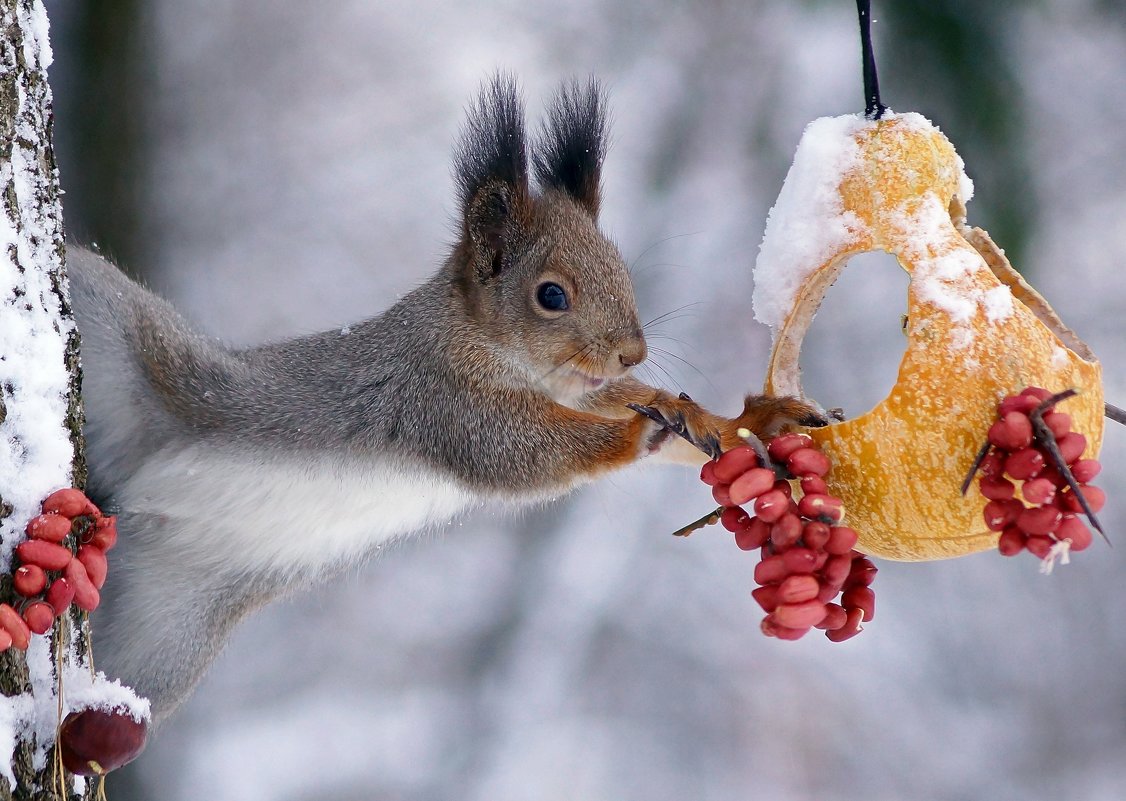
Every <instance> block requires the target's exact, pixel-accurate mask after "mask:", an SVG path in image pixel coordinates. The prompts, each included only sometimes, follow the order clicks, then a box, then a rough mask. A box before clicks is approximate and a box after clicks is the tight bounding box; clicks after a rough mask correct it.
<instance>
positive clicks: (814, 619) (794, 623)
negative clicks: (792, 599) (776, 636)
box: [770, 598, 826, 629]
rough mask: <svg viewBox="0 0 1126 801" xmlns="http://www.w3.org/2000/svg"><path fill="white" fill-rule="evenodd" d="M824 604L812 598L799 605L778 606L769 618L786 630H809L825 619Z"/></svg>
mask: <svg viewBox="0 0 1126 801" xmlns="http://www.w3.org/2000/svg"><path fill="white" fill-rule="evenodd" d="M825 613H826V609H825V604H823V603H821V602H820V601H818V600H817V599H816V598H813V599H811V600H808V601H801V602H800V603H792V604H785V603H784V604H779V605H778V606H777V607H776V608H775V610H774V611H773V612H771V613H770V616H771V617H773V618H774V622H775V623H777V624H778V625H779V626H784V627H785V628H788V629H809V628H812V627H813V626H816V625H817V624H818V623H820V622H821V621H822V620H824V619H825Z"/></svg>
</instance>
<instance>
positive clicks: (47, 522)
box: [26, 512, 71, 543]
mask: <svg viewBox="0 0 1126 801" xmlns="http://www.w3.org/2000/svg"><path fill="white" fill-rule="evenodd" d="M70 527H71V519H70V518H69V517H63V516H62V515H58V514H55V513H53V512H51V513H45V514H41V515H38V516H37V517H33V518H31V520H29V521H28V523H27V529H26V531H27V536H29V537H31V538H32V539H35V540H45V541H46V542H55V543H58V542H62V541H63V540H65V539H66V537H67V535H68V534H70Z"/></svg>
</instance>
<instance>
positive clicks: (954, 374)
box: [754, 114, 1104, 560]
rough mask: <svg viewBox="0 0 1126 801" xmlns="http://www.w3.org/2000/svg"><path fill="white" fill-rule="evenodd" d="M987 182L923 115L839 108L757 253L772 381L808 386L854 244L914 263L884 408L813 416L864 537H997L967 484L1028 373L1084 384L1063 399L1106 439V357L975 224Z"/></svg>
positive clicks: (815, 129) (1040, 382) (1053, 382)
mask: <svg viewBox="0 0 1126 801" xmlns="http://www.w3.org/2000/svg"><path fill="white" fill-rule="evenodd" d="M972 191H973V185H972V183H971V182H970V181H969V179H968V178H967V177H966V175H965V172H964V170H963V163H962V160H961V158H959V156H958V154H957V153H956V152H955V151H954V148H953V146H952V145H951V144H950V142H949V141H948V140H947V139H946V137H945V136H943V134H942V133H941V132H940V131H939V130H938V129H937V128H935V127H934V126H933V125H932V124H931V123H930V122H928V121H927V120H926V119H924V118H923V117H921V116H920V115H918V114H902V115H886V116H884V117H883V118H882V119H866V118H864V117H861V116H848V117H838V118H825V119H821V120H817V121H816V122H814V123H812V124H811V125H810V126H809V127H808V128H807V129H806V132H805V134H804V136H803V137H802V141H801V143H800V144H799V145H798V150H797V154H796V155H795V158H794V162H793V165H792V167H791V169H790V172H789V175H788V176H787V179H786V183H785V185H784V186H783V188H782V192H781V194H780V195H779V198H778V202H777V204H776V205H775V207H774V209H773V210H772V211H771V216H770V219H769V221H768V223H767V227H766V234H765V236H764V239H763V243H762V248H761V252H760V256H759V259H758V262H757V264H756V267H755V296H754V306H755V316H756V317H757V318H758V319H759V320H760V321H762V322H765V323H767V324H768V325H770V326H771V327H772V329H773V333H774V345H773V349H772V352H771V356H770V363H769V367H768V370H767V376H766V392H767V393H770V394H779V395H796V396H801V395H802V387H801V373H800V369H799V357H800V352H801V343H802V339H803V338H804V336H805V334H806V331H807V330H808V328H809V325H810V323H811V321H812V319H813V316H814V314H815V313H816V311H817V309H818V307H819V305H820V304H821V302H822V300H823V298H824V295H825V292H826V291H827V290H828V288H829V286H831V285H832V283H833V282H834V281H835V280H836V279H837V277H838V276H839V274H840V272H841V270H842V269H843V268H844V267H845V264H846V263H847V262H848V260H849V258H851V257H852V256H854V255H857V254H859V253H864V252H867V251H876V250H882V251H886V252H888V253H890V254H892V255H894V256H895V257H896V259H897V260H898V262H899V264H900V266H901V267H902V268H903V269H904V270H905V271H906V272H907V274H908V276H909V277H910V284H909V287H908V290H907V320H906V323H905V326H904V332H905V334H906V336H907V348H906V352H905V354H904V356H903V360H902V362H901V363H900V367H899V374H898V378H897V380H896V383H895V385H894V387H892V390H891V392H890V394H889V395H888V396H887V398H885V399H884V400H883V401H882V402H880V403H879V404H877V405H876V406H875V407H874V408H873V409H872V410H871V411H869V412H867V413H866V414H863V415H861V416H859V417H856V418H853V419H850V420H846V421H843V422H835V423H832V424H831V425H828V426H826V427H824V428H812V429H808V430H805V433H807V434H808V435H809V436H810V437H812V438H813V439H814V440H815V441H816V442H817V443H818V444H819V445H820V447H821V449H822V450H823V451H824V453H825V454H826V455H827V456H828V457H829V458H830V459H831V461H832V463H833V470H832V473H831V474H830V476H829V478H828V484H829V488H830V490H831V491H832V492H833V493H834V494H835V495H837V496H838V497H840V498H841V499H842V500H843V501H844V507H845V509H846V510H847V513H848V521H849V524H850V525H851V526H852V527H853V528H854V529H856V531H857V532H858V533H859V535H860V544H859V546H858V547H859V548H860V549H861V550H863V551H865V552H866V553H869V554H872V555H875V556H880V557H884V558H888V559H900V560H927V559H942V558H947V557H953V556H960V555H963V554H968V553H972V552H975V551H980V550H984V549H987V548H991V547H994V546H995V545H996V543H997V536H998V535H997V532H994V531H990V530H988V529H987V528H986V526H985V523H984V521H983V508H984V505H985V499H984V498H982V497H981V495H980V494H979V493H977V492H976V491H975V492H969V493H966V494H965V495H964V496H963V494H962V493H961V491H960V486H961V484H962V481H963V479H964V477H965V476H966V474H967V471H969V469H970V466H971V465H972V464H973V463H974V457H975V455H976V453H977V452H978V450H979V448H980V447H981V445H982V443H983V442H985V440H986V435H987V432H988V430H989V427H990V425H991V424H992V423H993V422H994V420H995V419H996V408H997V403H998V401H999V400H1001V399H1002V398H1003V397H1005V396H1006V395H1010V394H1013V393H1016V392H1019V391H1020V390H1021V389H1023V388H1024V387H1028V386H1040V387H1046V388H1048V389H1050V390H1052V391H1059V390H1063V389H1069V388H1073V389H1076V390H1078V392H1079V394H1078V395H1077V396H1076V397H1074V398H1071V399H1069V400H1068V401H1067V402H1066V404H1065V405H1064V406H1063V407H1061V408H1062V410H1063V411H1066V412H1067V413H1068V414H1070V415H1071V418H1072V421H1073V427H1074V430H1076V431H1078V432H1080V433H1082V434H1083V435H1085V436H1086V437H1087V442H1088V443H1089V450H1088V453H1089V454H1090V456H1091V457H1092V458H1093V457H1094V456H1095V455H1097V454H1098V451H1099V447H1100V444H1101V441H1102V435H1103V414H1104V407H1103V391H1102V381H1101V367H1100V365H1099V362H1098V360H1097V359H1096V358H1095V356H1094V354H1092V353H1091V351H1090V349H1089V348H1088V347H1087V346H1086V345H1085V344H1084V343H1083V342H1082V341H1081V340H1080V339H1079V338H1078V337H1077V336H1076V335H1075V334H1074V333H1073V332H1072V331H1070V330H1069V329H1068V328H1067V327H1066V326H1064V325H1063V323H1062V322H1061V321H1060V320H1059V318H1058V317H1057V316H1056V314H1055V312H1053V311H1052V308H1051V307H1050V306H1049V305H1048V303H1047V302H1046V301H1045V300H1044V299H1043V298H1042V297H1041V296H1040V295H1039V294H1037V292H1036V291H1035V290H1034V289H1033V288H1032V287H1030V286H1029V285H1028V284H1027V283H1026V282H1025V281H1024V280H1023V279H1022V278H1021V276H1020V275H1019V274H1018V273H1017V272H1016V271H1015V270H1014V269H1013V268H1012V267H1011V266H1010V265H1009V263H1008V261H1007V260H1006V258H1005V256H1004V253H1003V251H1001V250H1000V249H999V248H998V247H997V246H996V245H994V243H993V242H992V240H991V239H990V238H989V236H988V234H987V233H986V232H985V231H983V230H981V229H979V228H970V227H968V226H967V225H966V223H965V204H966V202H967V201H968V200H969V199H970V196H971V194H972Z"/></svg>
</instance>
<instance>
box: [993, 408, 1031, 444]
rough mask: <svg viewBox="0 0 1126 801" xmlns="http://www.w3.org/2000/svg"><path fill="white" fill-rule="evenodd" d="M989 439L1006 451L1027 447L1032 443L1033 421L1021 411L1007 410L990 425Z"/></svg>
mask: <svg viewBox="0 0 1126 801" xmlns="http://www.w3.org/2000/svg"><path fill="white" fill-rule="evenodd" d="M989 441H990V442H991V443H992V444H993V445H994V446H996V447H998V448H1000V449H1002V450H1005V451H1016V450H1020V449H1021V448H1027V447H1028V446H1029V445H1030V444H1031V443H1032V421H1031V420H1029V419H1028V415H1026V414H1022V413H1021V412H1006V413H1005V415H1004V416H1003V417H1002V418H1001V419H1000V420H998V421H997V422H996V423H994V424H993V425H991V426H990V427H989Z"/></svg>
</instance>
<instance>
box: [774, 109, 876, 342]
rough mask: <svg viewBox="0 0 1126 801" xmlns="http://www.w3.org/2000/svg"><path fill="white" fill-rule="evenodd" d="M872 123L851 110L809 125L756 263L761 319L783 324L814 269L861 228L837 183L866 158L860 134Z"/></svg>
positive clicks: (795, 155)
mask: <svg viewBox="0 0 1126 801" xmlns="http://www.w3.org/2000/svg"><path fill="white" fill-rule="evenodd" d="M871 124H872V123H870V122H869V121H868V120H866V119H864V117H863V116H861V115H848V116H844V117H821V118H820V119H817V120H814V121H813V122H811V123H810V124H809V125H807V126H806V129H805V132H804V133H803V134H802V137H801V141H800V142H799V143H798V149H797V152H796V153H795V154H794V161H793V164H791V165H790V171H789V172H788V173H787V174H786V180H785V182H784V183H783V184H782V191H781V192H779V193H778V200H777V201H776V202H775V204H774V207H773V208H772V209H771V210H770V214H769V215H768V216H767V218H766V232H765V233H764V234H763V238H762V244H761V245H760V246H759V254H758V260H757V261H756V262H755V270H754V281H755V289H754V296H753V299H752V305H753V307H754V313H755V319H756V320H758V321H759V322H760V323H765V324H766V325H769V326H770V327H771V328H778V327H779V326H781V325H782V323H783V322H784V321H785V319H786V314H787V313H788V312H789V310H790V308H791V307H793V305H794V299H795V297H796V296H797V292H798V289H799V288H800V287H801V286H802V284H804V283H805V281H806V279H807V278H808V277H809V275H810V273H811V272H812V271H813V270H815V269H816V268H817V267H820V266H821V265H822V264H823V263H824V262H825V261H826V260H827V259H828V258H829V256H830V255H831V254H833V253H835V252H837V251H838V250H840V249H841V248H842V246H844V245H845V244H846V243H847V242H848V241H849V240H850V239H851V238H852V236H853V232H854V231H856V230H857V229H859V228H860V226H861V222H860V218H859V217H857V216H856V215H855V214H853V213H852V212H850V211H845V209H844V206H843V204H842V203H841V198H840V194H839V193H838V192H837V187H838V185H839V184H840V180H841V176H843V175H845V174H846V173H847V172H848V171H849V170H851V169H852V168H853V167H854V166H856V164H857V162H858V160H859V158H860V148H859V146H858V145H857V144H856V140H855V139H854V138H853V137H854V135H855V134H856V133H858V132H859V131H862V130H864V129H865V128H867V127H868V126H869V125H871Z"/></svg>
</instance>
